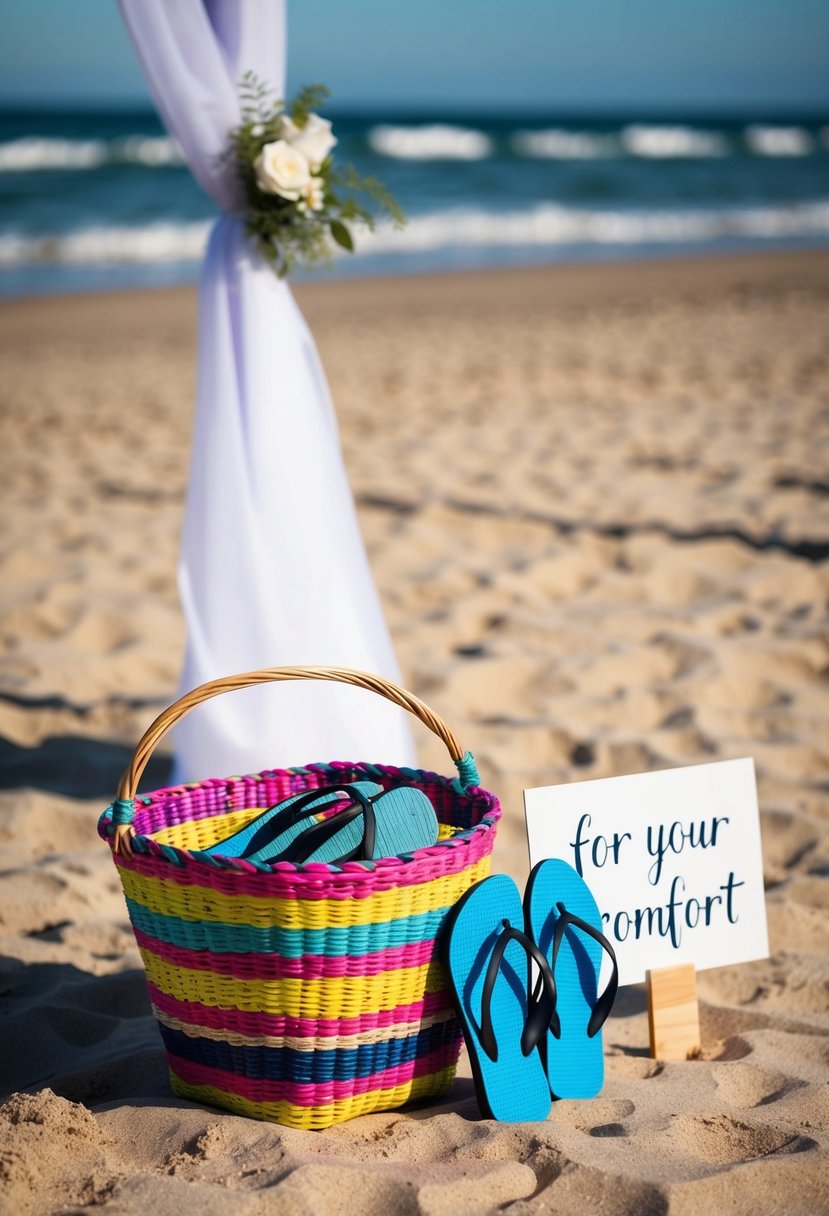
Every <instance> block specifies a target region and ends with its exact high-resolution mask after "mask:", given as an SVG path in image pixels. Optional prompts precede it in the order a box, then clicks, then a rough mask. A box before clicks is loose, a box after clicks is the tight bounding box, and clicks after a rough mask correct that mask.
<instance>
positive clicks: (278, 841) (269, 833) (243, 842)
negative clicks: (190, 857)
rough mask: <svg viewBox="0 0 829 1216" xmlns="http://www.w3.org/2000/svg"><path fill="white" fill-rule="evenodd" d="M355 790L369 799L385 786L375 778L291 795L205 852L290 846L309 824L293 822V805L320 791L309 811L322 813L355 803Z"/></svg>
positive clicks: (245, 852) (235, 853)
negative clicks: (339, 803) (352, 794)
mask: <svg viewBox="0 0 829 1216" xmlns="http://www.w3.org/2000/svg"><path fill="white" fill-rule="evenodd" d="M352 789H354V790H357V791H358V792H359V793H362V794H365V795H366V797H367V798H370V797H371V796H372V795H373V794H380V793H382V791H383V787H382V786H381V785H378V784H377V783H376V782H375V781H353V782H351V783H350V784H349V785H334V786H325V787H323V788H322V789H318V790H306V791H305V793H302V794H293V795H292V796H291V797H290V798H285V799H284V800H283V801H282V802H277V803H276V804H275V805H274V806H271V807H268V809H267V810H266V811H263V812H262V814H261V815H257V816H256V818H255V819H251V821H250V822H249V823H247V824H245V826H244V827H243V828H240V829H239V831H238V832H234V833H233V835H231V836H226V837H225V839H224V840H219V841H217V842H216V844H212V845H211V846H210V847H209V848H208V849H203V850H202V852H203V853H207V854H209V855H210V856H221V857H245V858H246V857H248V856H250V854H252V853H258V852H259V851H260V850H262V849H265V848H270V847H271V846H274V847H275V848H276V849H277V851H278V850H279V848H280V847H281V846H284V847H287V846H288V845H289V844H290V843H291V841H292V840H293V839H294V838H295V837H296V836H298V835H299V834H300V832H302V831H304V830H305V828H306V827H307V824H306V823H305V822H304V818H297V819H296V821H293V817H292V816H289V814H288V812H289V810H290V808H291V807H295V805H296V803H297V802H299V800H300V799H307V798H308V795H309V794H316V795H317V797H316V798H314V799H312V801H311V802H310V803H307V802H306V805H307V806H308V807H309V812H308V813H309V814H319V813H320V812H321V811H324V810H325V809H326V808H327V807H330V806H331V804H332V803H333V802H336V801H342V803H343V806H351V805H352V803H353V801H354V800H353V798H350V797H349V793H350V791H351V790H352ZM310 808H313V809H310Z"/></svg>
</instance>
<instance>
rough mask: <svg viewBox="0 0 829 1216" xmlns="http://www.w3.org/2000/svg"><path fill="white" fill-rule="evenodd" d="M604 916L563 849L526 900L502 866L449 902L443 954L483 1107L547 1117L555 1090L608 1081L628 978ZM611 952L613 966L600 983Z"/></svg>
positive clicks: (498, 1114) (592, 1091)
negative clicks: (615, 1018) (605, 1050)
mask: <svg viewBox="0 0 829 1216" xmlns="http://www.w3.org/2000/svg"><path fill="white" fill-rule="evenodd" d="M601 924H602V920H601V915H600V913H599V910H598V908H597V907H596V901H595V900H594V899H593V896H592V895H591V893H590V889H589V888H588V886H587V884H586V883H585V882H584V880H583V879H582V878H580V877H579V875H578V874H577V873H576V871H575V870H574V869H573V868H572V866H569V865H567V863H566V862H563V861H558V860H550V861H542V862H539V864H538V865H537V866H535V868H534V869H533V871H532V873H531V874H530V878H529V882H528V883H527V889H526V892H525V895H524V899H523V901H522V899H521V895H520V893H519V891H518V888H517V887H516V885H515V883H514V882H513V880H512V879H511V878H509V877H507V876H506V875H504V874H497V875H493V876H492V877H491V878H485V879H483V881H482V882H479V883H476V884H475V886H474V887H471V888H470V890H469V891H467V892H466V894H465V895H464V896H463V897H462V898H461V899H460V900H459V901H458V903H457V904H456V905H455V907H454V908H453V909H452V911H451V912H450V913H449V916H448V917H447V920H446V923H445V926H444V937H443V957H444V962H445V964H446V966H447V969H448V971H449V975H450V978H451V982H452V987H453V989H454V994H455V1004H456V1007H457V1010H458V1014H459V1016H460V1021H461V1025H462V1028H463V1032H464V1037H465V1039H466V1044H467V1048H468V1051H469V1058H470V1061H471V1064H472V1075H473V1079H474V1082H475V1092H476V1095H477V1098H478V1105H479V1106H480V1108H481V1113H482V1114H483V1116H484V1118H490V1119H498V1120H501V1121H503V1122H507V1123H523V1122H531V1121H532V1122H535V1121H538V1120H542V1119H546V1117H547V1115H548V1114H549V1111H550V1105H551V1098H592V1097H595V1095H596V1094H597V1093H598V1092H599V1091H600V1089H601V1087H602V1082H603V1080H604V1057H603V1054H602V1036H601V1028H602V1025H603V1024H604V1022H605V1020H606V1018H607V1016H608V1014H609V1013H610V1010H611V1009H612V1007H613V1002H614V1000H615V998H616V990H617V988H618V979H619V974H618V968H617V965H616V956H615V954H614V952H613V947H612V946H611V945H610V942H609V941H608V940H607V938H606V937H605V936H604V935H603V934H602V932H601ZM603 952H606V953H607V954H608V955H609V957H610V959H611V961H612V964H613V966H612V974H611V977H610V980H609V982H608V984H607V985H606V987H605V989H604V991H603V992H602V993H601V994H599V991H598V989H599V973H600V970H601V964H602V954H603ZM531 960H532V962H534V963H535V965H536V968H537V972H538V978H537V980H536V982H535V984H534V985H532V986H531Z"/></svg>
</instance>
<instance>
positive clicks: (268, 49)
mask: <svg viewBox="0 0 829 1216" xmlns="http://www.w3.org/2000/svg"><path fill="white" fill-rule="evenodd" d="M119 2H120V5H121V11H122V13H123V16H124V20H125V21H126V24H127V27H128V29H129V32H130V35H131V37H132V40H133V42H134V44H135V47H136V50H137V52H138V55H139V58H140V60H141V63H142V65H143V68H144V72H145V74H146V77H147V80H148V82H149V85H150V89H151V91H152V94H153V97H154V99H155V103H156V105H157V107H158V110H159V113H160V114H161V117H162V119H163V121H164V124H165V126H166V127H167V129H168V131H169V132H170V133H171V135H173V136H174V137H175V138H176V139H177V140H178V142H179V144H180V145H181V147H182V148H183V150H184V155H185V156H186V158H187V163H188V165H189V167H190V169H191V171H192V173H193V175H194V177H195V178H196V179H197V181H198V182H199V183H200V184H201V186H202V187H203V188H204V189H205V190H206V191H207V193H208V194H209V195H210V196H211V197H212V198H213V199H214V201H215V202H216V203H217V204H218V206H219V208H220V209H221V210H222V212H223V213H224V214H223V215H222V216H221V217H220V218H219V219H218V220H217V221H216V223H215V225H214V227H213V230H212V233H211V236H210V242H209V245H208V249H207V255H206V258H205V262H204V267H203V269H202V275H201V282H200V286H199V362H198V388H197V403H196V422H195V433H194V438H193V450H192V455H191V467H190V483H189V490H188V497H187V507H186V513H185V523H184V534H183V540H182V550H181V560H180V565H179V587H180V592H181V599H182V605H183V609H184V613H185V617H186V622H187V650H186V655H185V662H184V670H183V675H182V686H183V690H187V689H189V688H192V687H195V685H197V684H201V683H203V682H204V681H206V680H210V679H214V678H216V677H218V676H223V675H233V674H235V673H237V672H241V671H248V670H252V669H253V668H256V667H271V666H279V665H286V664H290V665H293V664H323V665H333V666H348V667H360V668H364V669H366V670H369V671H374V672H377V673H379V674H381V675H385V676H387V677H388V678H390V679H393V680H399V678H400V676H399V672H398V669H397V664H396V662H395V658H394V653H393V650H392V646H391V642H390V639H389V635H388V631H387V629H386V626H385V623H384V620H383V614H382V610H381V608H380V604H379V601H378V599H377V595H376V592H375V589H374V584H373V582H372V578H371V573H370V570H369V567H368V562H367V559H366V554H365V549H364V547H363V543H362V539H361V537H360V533H359V528H358V525H357V518H356V514H355V510H354V503H353V499H352V496H351V491H350V489H349V485H348V480H347V477H346V473H345V469H344V466H343V461H342V456H341V452H340V446H339V436H338V431H337V422H336V417H335V415H334V410H333V406H332V403H331V399H330V396H329V392H328V386H327V384H326V380H325V374H324V372H323V370H322V366H321V364H320V361H319V357H318V355H317V351H316V347H315V345H314V342H313V339H312V337H311V335H310V333H309V331H308V328H307V326H306V324H305V322H304V320H303V318H302V315H301V314H300V312H299V309H298V308H297V306H296V303H295V302H294V299H293V297H292V295H291V292H290V290H289V288H288V287H287V285H286V284H285V283H284V282H282V281H281V280H279V279H277V278H276V276H275V274H274V273H273V271H272V270H271V269H270V268H269V267H268V266H266V265H265V263H264V262H263V260H262V259H261V258H260V257H259V255H258V254H257V253H256V252H255V250H254V249H253V248H252V246H251V245H250V244H249V243H248V241H247V238H246V236H245V232H244V220H243V219H242V218H241V216H240V214H239V212H241V209H242V202H241V199H240V197H239V192H238V189H237V186H236V182H235V180H234V177H233V173H232V171H231V170H230V169H229V167H228V165H227V164H226V163H225V162H224V161H223V159H222V155H223V153H224V151H225V148H226V146H227V134H228V131H229V130H230V129H231V128H232V127H234V126H236V125H238V123H239V120H240V104H239V99H238V86H239V81H240V79H241V77H242V75H243V74H244V72H245V71H248V70H250V71H253V72H254V73H255V74H256V75H257V76H258V77H259V78H260V79H262V80H264V81H266V82H267V83H268V84H269V85H270V86H271V87H272V89H273V92H274V95H275V96H276V97H282V96H283V95H284V72H285V68H284V63H285V5H284V0H119ZM175 748H176V779H177V780H184V781H189V780H198V779H203V778H205V777H207V776H211V775H215V776H225V775H229V774H232V773H240V772H254V771H258V770H259V769H262V768H268V767H289V766H292V765H297V764H303V763H307V762H310V761H316V760H322V761H328V760H337V759H354V760H356V759H364V760H372V761H380V762H384V763H390V764H403V765H407V764H413V763H414V750H413V746H412V741H411V736H410V734H409V728H408V723H407V721H406V716H405V714H404V713H403V711H402V710H398V709H396V708H395V707H392V706H391V705H389V704H388V702H386V701H381V700H380V699H379V698H376V697H372V696H371V695H370V694H368V693H366V692H363V691H360V690H358V689H353V688H348V687H344V686H342V687H341V686H338V685H332V684H287V685H286V684H281V685H278V686H272V687H270V688H259V689H253V690H246V691H245V692H239V693H232V694H229V695H227V696H224V697H220V698H215V699H214V700H212V701H210V702H208V703H206V704H205V705H203V706H201V707H200V708H199V709H197V710H195V711H194V713H193V714H192V715H190V716H189V717H187V718H185V719H184V721H183V722H182V723H181V725H180V726H179V727H178V728H177V734H176V737H175Z"/></svg>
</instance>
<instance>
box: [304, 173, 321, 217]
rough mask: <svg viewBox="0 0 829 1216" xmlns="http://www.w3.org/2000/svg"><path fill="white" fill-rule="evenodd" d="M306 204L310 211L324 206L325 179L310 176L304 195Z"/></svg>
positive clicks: (318, 209)
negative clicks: (306, 191)
mask: <svg viewBox="0 0 829 1216" xmlns="http://www.w3.org/2000/svg"><path fill="white" fill-rule="evenodd" d="M306 198H307V199H308V206H309V207H310V208H311V210H312V211H322V209H323V207H324V206H325V181H324V180H323V178H321V177H312V178H311V184H310V186H309V187H308V193H307V195H306Z"/></svg>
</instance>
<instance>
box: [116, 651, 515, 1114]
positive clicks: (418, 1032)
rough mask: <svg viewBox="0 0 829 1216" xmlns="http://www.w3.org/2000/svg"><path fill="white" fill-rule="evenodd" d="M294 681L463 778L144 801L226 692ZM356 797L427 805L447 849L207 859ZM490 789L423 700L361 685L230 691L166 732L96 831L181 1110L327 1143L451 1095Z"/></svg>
mask: <svg viewBox="0 0 829 1216" xmlns="http://www.w3.org/2000/svg"><path fill="white" fill-rule="evenodd" d="M295 679H321V680H335V681H340V682H343V683H347V684H354V685H356V686H358V687H361V688H366V689H369V690H371V691H373V692H376V693H379V694H380V695H382V696H384V697H386V698H388V700H390V701H392V702H394V703H396V704H397V705H401V706H403V707H404V708H405V709H408V710H410V711H411V712H412V713H413V714H415V715H416V716H417V717H418V718H420V719H421V721H423V722H424V723H425V724H426V725H427V726H428V727H430V729H431V730H433V731H434V732H435V734H437V735H438V736H439V737H440V738H441V739H442V740H443V741H444V743H445V744H446V746H447V748H448V750H449V754H450V756H451V757H452V759H453V760H454V761H455V764H456V766H457V768H458V772H459V776H458V777H456V778H454V779H450V778H446V777H440V776H438V775H437V774H435V773H429V772H423V771H421V770H420V769H408V768H392V767H390V766H387V765H376V764H364V763H353V764H352V763H349V762H345V763H335V764H311V765H309V766H308V767H307V768H296V769H276V770H273V771H266V772H263V773H258V774H256V775H254V776H247V777H228V778H213V779H211V780H208V781H202V782H199V783H197V784H192V785H185V786H178V787H175V788H171V789H162V790H156V791H155V792H154V793H151V794H149V795H145V796H143V797H140V798H136V790H137V787H138V782H139V780H140V778H141V774H142V773H143V771H144V768H145V766H146V764H147V761H148V760H149V757H150V755H151V754H152V751H153V749H154V748H155V746H156V744H157V743H158V742H159V740H160V739H161V738H162V736H163V735H164V734H165V733H166V732H167V730H168V729H169V728H170V727H171V726H172V725H173V724H174V723H175V722H176V721H177V720H178V719H179V718H180V717H182V715H183V714H185V713H187V712H188V711H189V710H190V709H192V708H194V706H196V705H198V704H199V703H200V702H201V701H204V700H207V699H208V698H209V697H213V696H216V695H217V694H219V693H223V692H230V691H233V690H234V689H239V688H245V687H248V686H250V685H254V684H261V683H265V682H268V681H278V680H295ZM361 778H362V779H369V780H372V781H376V782H378V783H379V784H381V785H382V786H383V787H384V788H387V787H389V786H392V785H409V786H415V787H417V788H418V789H420V790H423V792H424V793H425V794H426V795H427V796H428V797H429V798H430V800H431V802H432V805H433V806H434V808H435V812H436V814H437V817H438V822H439V825H440V837H439V840H438V843H437V844H436V845H434V846H432V847H430V848H425V849H419V850H418V851H417V852H414V853H410V854H407V855H403V856H400V857H389V858H382V859H380V860H378V861H370V862H366V861H350V862H346V863H345V864H343V865H342V866H335V865H328V864H325V863H321V862H309V863H306V864H304V865H296V864H294V863H291V862H275V863H274V864H272V865H268V864H262V863H256V864H254V863H251V862H248V861H244V860H230V859H224V858H221V857H218V856H216V857H214V856H210V855H206V854H205V853H203V852H201V850H203V849H205V848H207V847H209V846H210V845H212V844H215V843H216V842H217V841H218V840H221V839H223V838H224V837H226V836H227V835H229V834H230V833H232V832H234V831H237V830H238V829H239V828H241V827H243V826H244V825H245V824H246V823H247V822H249V820H251V819H252V818H253V817H254V816H256V815H257V814H259V813H260V812H261V810H262V809H263V808H266V807H268V806H272V805H273V804H274V803H276V802H279V801H280V800H282V799H283V798H287V797H289V796H290V795H291V794H296V793H299V792H301V791H303V790H309V789H318V788H319V787H321V786H325V785H330V784H333V783H336V782H350V781H356V780H359V779H361ZM477 782H478V776H477V772H476V770H475V763H474V760H473V759H472V757H471V755H470V753H469V752H462V751H461V748H460V747H459V745H458V742H457V739H456V738H455V736H454V735H453V734H452V732H451V731H450V730H449V728H448V727H447V726H446V724H445V723H444V722H443V721H442V720H441V719H440V718H438V717H437V716H436V715H435V714H434V713H432V711H431V710H430V709H429V708H428V707H427V706H426V705H424V704H423V702H422V701H419V700H418V699H417V698H416V697H414V696H412V695H411V694H410V693H408V692H406V691H405V690H404V689H402V688H400V687H398V686H397V685H396V684H392V683H390V682H389V681H387V680H383V679H381V678H379V677H377V676H370V675H366V674H365V673H362V672H357V671H351V670H349V669H347V668H318V667H289V668H288V667H286V668H269V669H265V670H262V671H257V672H250V673H248V674H246V675H240V676H232V677H227V678H226V679H222V680H216V681H214V682H212V683H210V684H205V685H202V687H200V688H197V689H195V690H194V691H193V692H191V693H188V694H187V696H185V697H182V698H181V700H179V701H177V702H176V703H175V705H172V706H171V707H170V708H169V709H167V710H165V711H164V713H162V714H161V715H160V716H159V717H158V718H157V719H156V721H155V722H154V723H153V724H152V726H151V727H150V728H149V730H148V731H147V732H146V734H145V735H144V737H143V738H142V740H141V742H140V743H139V744H138V747H137V748H136V751H135V755H134V756H133V759H132V763H131V764H130V767H129V768H128V770H127V771H126V773H125V774H124V776H123V778H122V779H121V784H120V786H119V790H118V796H117V798H116V800H115V802H114V803H113V805H112V806H110V807H108V808H107V810H106V811H105V812H104V813H103V815H102V816H101V819H100V821H99V824H98V831H99V834H100V835H101V836H102V837H103V838H104V839H105V840H107V841H108V842H109V844H110V847H111V848H112V850H113V857H114V861H115V864H116V866H117V867H118V871H119V874H120V878H121V882H122V884H123V888H124V895H125V897H126V900H127V908H128V910H129V915H130V919H131V921H132V925H133V929H134V931H135V937H136V940H137V942H138V946H139V949H140V951H141V955H142V958H143V960H144V966H145V969H146V973H147V982H148V985H149V990H150V998H151V1001H152V1005H153V1012H154V1013H155V1016H156V1018H157V1019H158V1022H159V1025H160V1029H161V1034H162V1037H163V1039H164V1044H165V1047H166V1050H167V1056H168V1063H169V1067H170V1080H171V1084H172V1088H173V1091H174V1092H175V1093H176V1094H178V1095H179V1096H181V1097H185V1098H189V1099H191V1100H194V1101H197V1102H204V1103H207V1104H209V1105H212V1106H222V1107H226V1108H228V1109H229V1110H232V1111H235V1112H236V1113H237V1114H243V1115H250V1116H252V1117H253V1118H257V1119H268V1120H271V1121H274V1122H277V1123H282V1124H285V1125H287V1126H289V1127H299V1128H323V1127H328V1126H330V1125H331V1124H333V1123H339V1122H342V1121H343V1120H345V1119H351V1118H353V1117H354V1116H356V1115H362V1114H367V1113H368V1112H370V1111H377V1110H389V1109H392V1108H394V1107H398V1106H402V1105H403V1104H404V1103H405V1102H409V1101H412V1100H414V1099H424V1098H434V1097H436V1096H437V1095H439V1094H441V1093H443V1092H444V1091H445V1090H446V1089H447V1088H448V1086H449V1085H450V1083H451V1080H452V1077H453V1075H454V1071H455V1066H456V1064H457V1059H458V1054H459V1051H460V1045H461V1031H460V1028H459V1026H458V1023H457V1021H456V1020H455V1017H454V1013H453V1009H452V1004H451V1000H450V996H449V990H448V986H447V978H446V975H445V973H444V971H443V968H442V967H441V965H440V964H439V962H438V961H437V958H436V954H435V939H436V937H437V934H438V932H439V930H440V927H441V924H442V922H443V919H444V917H445V915H446V913H447V912H448V911H449V909H450V908H451V907H452V905H453V904H454V903H455V902H456V901H457V900H458V899H459V897H460V896H461V895H462V894H463V893H464V891H466V890H467V889H468V888H469V887H470V886H471V885H472V884H473V883H474V882H477V881H478V880H479V879H481V878H484V877H485V876H486V875H487V874H488V873H489V863H490V854H491V852H492V846H493V844H494V841H495V826H496V823H497V821H498V819H499V818H500V815H501V807H500V804H499V802H498V800H497V798H495V796H494V795H492V794H489V793H487V792H486V791H485V790H482V789H480V788H479V786H478V784H477ZM125 838H126V839H125Z"/></svg>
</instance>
